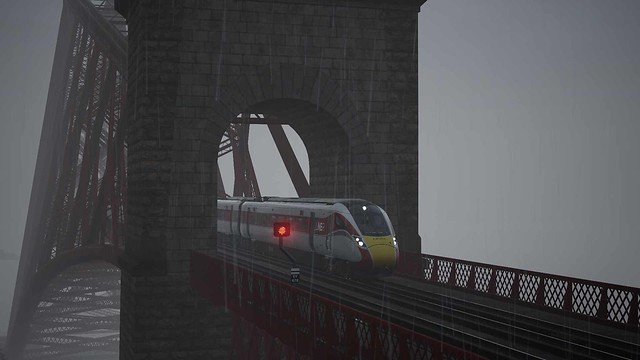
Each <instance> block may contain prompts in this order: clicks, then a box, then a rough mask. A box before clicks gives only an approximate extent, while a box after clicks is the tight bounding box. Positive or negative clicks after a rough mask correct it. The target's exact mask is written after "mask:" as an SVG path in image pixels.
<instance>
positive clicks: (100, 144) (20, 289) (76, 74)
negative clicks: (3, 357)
mask: <svg viewBox="0 0 640 360" xmlns="http://www.w3.org/2000/svg"><path fill="white" fill-rule="evenodd" d="M94 5H95V6H96V7H95V8H94ZM109 8H111V10H109ZM112 8H113V6H112V5H110V4H109V2H105V1H101V2H96V1H87V0H66V1H64V5H63V11H62V18H61V21H60V30H59V33H58V43H57V47H56V53H55V57H54V65H53V73H52V77H51V83H50V86H49V96H48V99H47V106H46V110H45V119H44V122H43V130H42V136H41V141H40V148H39V150H38V160H37V164H36V172H35V176H34V182H33V188H32V194H31V201H30V204H29V213H28V216H27V224H26V227H25V236H24V241H23V248H22V253H21V259H20V265H19V269H18V278H17V281H16V290H15V294H14V301H13V307H12V312H11V320H10V324H9V332H8V334H7V335H8V338H7V345H8V348H7V351H8V352H9V356H10V358H12V359H14V358H15V359H18V358H21V357H22V355H23V349H25V345H26V344H29V347H27V351H26V352H25V353H24V356H26V357H28V358H51V356H52V355H53V354H58V353H60V354H63V353H66V354H69V353H73V352H78V351H87V350H91V351H94V350H100V349H102V350H113V349H117V347H118V345H117V343H118V333H119V328H118V323H117V320H118V317H119V313H118V312H119V300H118V299H117V298H118V297H119V295H118V293H117V291H116V289H119V283H117V281H119V274H115V273H114V271H113V270H112V269H111V270H108V269H106V270H105V269H103V268H99V267H98V268H94V269H93V270H91V271H77V270H75V268H73V267H72V266H73V265H75V264H79V263H84V262H87V261H91V260H103V261H106V262H110V263H112V264H116V263H117V257H118V255H119V254H120V253H121V251H122V249H123V246H124V240H123V233H124V228H125V219H124V206H125V204H126V152H127V148H126V144H125V134H126V121H124V116H123V111H124V107H125V96H126V88H125V83H126V81H125V79H126V74H125V69H126V39H125V38H124V36H123V34H122V32H121V31H120V30H119V29H118V26H119V24H120V22H121V21H122V20H121V18H120V19H117V18H116V17H114V16H112V17H111V18H105V17H104V16H103V15H107V14H108V13H109V11H111V12H113V9H112ZM109 20H110V21H111V22H110V21H109ZM101 272H102V274H100V273H101ZM54 279H55V280H54ZM116 280H117V281H116ZM74 284H76V285H74ZM98 289H99V290H98ZM98 293H100V294H102V295H100V296H97V295H96V294H98ZM90 294H93V295H90ZM105 294H106V295H105ZM96 296H97V297H96ZM109 309H111V310H109ZM112 310H113V311H118V312H115V313H113V312H112V313H109V311H112ZM104 311H106V312H107V313H106V314H107V316H99V315H100V314H103V313H104ZM97 330H101V331H103V332H107V333H111V334H112V335H111V336H110V337H106V338H104V337H102V338H100V339H83V338H78V337H77V336H76V337H74V335H73V334H76V333H78V332H79V331H82V332H84V333H87V334H90V333H91V332H92V331H97Z"/></svg>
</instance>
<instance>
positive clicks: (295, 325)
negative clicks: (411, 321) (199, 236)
mask: <svg viewBox="0 0 640 360" xmlns="http://www.w3.org/2000/svg"><path fill="white" fill-rule="evenodd" d="M190 275H191V287H192V288H193V289H194V291H195V292H196V293H198V294H200V295H202V296H204V297H206V298H208V299H209V300H210V301H211V302H213V304H214V305H215V306H225V307H226V308H227V309H229V310H230V311H232V312H233V313H234V314H236V315H238V316H239V317H241V318H243V319H245V320H247V321H249V322H251V323H253V324H254V325H255V326H256V327H257V328H256V329H254V330H249V333H252V334H253V336H264V334H265V333H266V334H269V335H270V336H271V338H272V339H271V340H273V341H275V340H276V339H277V341H279V342H281V343H282V344H283V345H284V346H285V348H286V351H285V352H284V353H285V354H278V355H279V356H282V355H286V356H287V357H286V358H294V357H290V356H289V355H287V354H291V353H295V354H296V355H295V356H301V355H302V356H313V357H314V358H319V359H337V358H350V359H351V358H362V359H388V358H393V359H409V358H415V357H412V356H411V355H415V354H416V352H420V353H423V354H425V355H424V356H426V353H427V352H429V353H430V354H431V357H429V358H430V359H451V358H455V359H474V360H475V359H481V357H479V356H477V355H475V354H471V353H469V352H467V351H464V350H462V349H459V348H456V347H454V346H451V345H448V344H446V343H443V342H441V341H439V340H436V339H433V338H430V337H428V336H425V335H423V334H420V333H417V332H414V331H412V330H410V329H407V328H404V327H402V326H399V325H396V324H393V323H390V322H388V321H385V320H383V319H381V318H380V316H372V315H369V314H367V313H364V312H362V311H359V310H356V309H354V308H351V307H349V306H346V305H344V304H340V303H337V302H334V301H332V300H329V299H327V298H324V297H322V296H319V295H317V294H314V293H309V292H308V291H307V290H304V289H302V288H299V287H296V286H293V285H291V284H288V283H285V282H282V281H279V280H275V279H272V278H271V277H269V276H268V275H266V274H263V273H261V272H259V271H254V270H253V269H249V268H246V267H243V266H240V265H237V264H234V262H227V261H225V260H224V259H222V258H220V257H217V256H209V255H205V254H201V253H198V252H192V253H191V267H190ZM237 326H241V325H238V324H237ZM257 329H259V330H258V331H256V330H257ZM214 340H215V339H212V341H214ZM252 341H253V344H255V343H257V341H256V339H249V343H251V342H252ZM236 344H242V343H241V342H240V341H236ZM235 350H236V355H238V356H240V357H241V356H243V354H246V349H245V347H243V346H240V348H237V349H235ZM419 350H420V351H419ZM250 355H252V356H255V354H250ZM266 355H271V354H266ZM424 358H426V357H424Z"/></svg>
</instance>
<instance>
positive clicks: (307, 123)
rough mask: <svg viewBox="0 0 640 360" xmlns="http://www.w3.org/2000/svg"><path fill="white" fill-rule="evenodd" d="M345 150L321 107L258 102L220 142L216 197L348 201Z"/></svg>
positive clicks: (340, 135)
mask: <svg viewBox="0 0 640 360" xmlns="http://www.w3.org/2000/svg"><path fill="white" fill-rule="evenodd" d="M348 149H349V147H348V137H347V134H346V132H345V130H344V129H343V127H342V126H341V125H340V124H339V122H338V121H337V119H336V118H335V117H333V116H332V115H331V114H329V113H328V112H327V111H325V110H324V109H322V108H321V107H319V106H317V105H315V104H312V103H310V102H306V101H302V100H297V99H272V100H267V101H263V102H260V103H258V104H255V105H253V106H250V107H249V108H247V109H245V110H244V111H243V112H241V113H239V114H237V115H236V119H235V120H234V121H231V122H230V125H229V127H228V129H227V132H225V135H224V136H223V137H222V139H221V141H220V145H219V150H218V169H219V177H218V183H219V185H218V197H219V198H220V197H224V196H225V195H233V196H288V197H346V196H348V195H349V186H348V178H349V176H348V171H349V151H348ZM222 184H224V185H222Z"/></svg>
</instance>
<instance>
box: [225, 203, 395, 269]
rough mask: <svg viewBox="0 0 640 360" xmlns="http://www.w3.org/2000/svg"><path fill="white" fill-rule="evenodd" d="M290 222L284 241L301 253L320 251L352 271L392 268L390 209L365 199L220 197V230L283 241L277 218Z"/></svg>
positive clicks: (317, 253)
mask: <svg viewBox="0 0 640 360" xmlns="http://www.w3.org/2000/svg"><path fill="white" fill-rule="evenodd" d="M281 222H285V223H289V224H290V236H288V237H287V238H285V239H283V246H284V247H285V248H286V249H292V250H294V251H296V252H297V253H298V254H300V253H304V254H311V255H314V256H320V257H321V258H323V259H324V260H327V261H328V263H329V264H341V265H342V266H345V265H346V266H347V268H348V269H349V271H351V270H358V271H363V272H367V273H392V272H393V270H394V269H395V267H396V265H397V264H398V253H399V250H398V241H397V238H396V234H395V231H394V229H393V225H392V224H391V221H390V220H389V216H388V215H387V213H386V212H385V211H384V210H383V209H382V208H381V207H380V206H378V205H376V204H374V203H372V202H370V201H367V200H362V199H315V198H313V199H305V198H281V197H260V198H233V197H232V198H225V199H218V213H217V226H218V233H221V234H223V235H224V236H225V237H227V238H228V239H232V240H238V239H244V240H250V241H251V243H262V244H268V245H273V246H278V245H279V237H277V236H274V232H273V224H274V223H281Z"/></svg>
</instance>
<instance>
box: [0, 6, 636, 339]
mask: <svg viewBox="0 0 640 360" xmlns="http://www.w3.org/2000/svg"><path fill="white" fill-rule="evenodd" d="M61 4H62V2H61V1H59V0H57V1H51V0H22V1H9V0H0V114H2V117H1V118H0V119H1V120H0V150H1V151H0V167H1V168H2V171H1V174H2V175H1V176H0V191H1V192H2V193H1V194H2V199H3V200H4V206H2V207H0V208H1V209H2V210H0V229H1V232H0V234H1V235H2V237H1V238H0V249H4V250H5V251H7V252H13V253H18V252H19V251H20V247H21V242H22V235H23V232H24V223H25V219H26V211H27V207H28V201H29V195H30V189H31V183H32V180H33V179H32V178H33V170H34V166H35V159H36V154H37V148H38V141H39V136H40V131H41V127H42V117H43V113H44V105H45V100H46V95H47V89H48V84H49V77H50V72H51V64H52V60H53V50H54V48H55V40H56V35H57V30H58V23H59V19H60V9H61ZM639 18H640V1H637V0H610V1H604V0H600V1H591V0H554V1H551V0H546V1H544V0H526V1H525V0H483V1H477V0H429V1H428V2H427V3H426V4H425V5H424V6H423V7H422V11H421V13H420V24H419V25H420V29H419V31H420V34H419V36H420V37H419V39H420V44H419V55H420V109H419V111H420V115H419V116H420V150H421V152H420V180H419V181H420V219H421V224H420V233H421V236H422V238H423V252H428V253H433V254H437V255H445V256H451V257H458V258H465V259H471V260H476V261H481V262H489V263H497V264H502V265H507V266H513V267H520V268H527V269H533V270H538V271H544V272H551V273H558V274H566V275H572V276H576V277H583V278H589V279H595V280H603V281H607V282H615V283H622V284H628V285H633V286H640V278H639V277H638V273H639V272H640V271H639V270H638V267H637V265H634V264H635V263H636V262H637V259H636V257H637V254H640V239H639V238H638V234H640V190H639V187H640V166H638V165H639V164H638V162H639V161H638V157H637V154H639V153H640V151H639V150H640V145H639V142H638V141H637V139H639V138H640V116H639V114H640V36H639V35H640V22H639V21H638V19H639ZM258 133H259V131H258ZM251 136H252V137H254V138H255V137H256V135H254V134H253V133H252V135H251ZM257 136H259V135H257ZM264 154H267V152H266V151H265V152H256V151H254V152H253V156H254V162H255V163H260V164H266V163H267V162H266V161H256V159H257V157H259V156H261V155H264ZM258 166H259V165H257V167H258ZM278 166H280V165H278ZM269 169H270V167H267V168H266V170H260V169H258V168H257V169H256V172H257V173H258V176H259V177H260V176H261V175H260V173H261V172H262V173H264V174H268V173H269ZM280 169H282V170H283V169H284V168H283V167H282V168H280ZM280 173H282V171H281V170H278V171H273V172H272V174H280ZM263 178H264V179H265V184H264V185H263V184H261V186H262V188H263V192H265V193H269V192H271V193H281V194H285V193H286V192H287V191H290V190H287V189H292V187H289V188H286V187H282V188H276V187H275V186H276V185H275V184H276V183H280V182H279V180H280V179H281V178H280V177H276V178H273V177H269V176H267V175H263ZM269 178H270V179H272V180H274V181H271V182H269V180H267V179H269ZM227 184H230V182H229V181H227ZM227 186H230V185H227ZM227 191H230V189H227ZM0 266H1V267H2V275H1V276H0V281H1V282H0V289H2V292H1V293H3V294H7V296H6V297H5V296H0V334H1V333H3V332H4V330H3V329H4V328H6V323H7V322H8V314H9V310H10V302H11V298H12V292H13V286H14V281H15V273H16V271H17V261H12V260H0Z"/></svg>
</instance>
